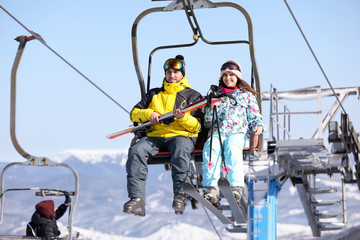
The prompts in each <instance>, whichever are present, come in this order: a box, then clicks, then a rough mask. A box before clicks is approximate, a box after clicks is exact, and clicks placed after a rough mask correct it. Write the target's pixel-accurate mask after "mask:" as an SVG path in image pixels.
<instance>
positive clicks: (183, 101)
mask: <svg viewBox="0 0 360 240" xmlns="http://www.w3.org/2000/svg"><path fill="white" fill-rule="evenodd" d="M201 98H202V96H201V94H200V93H199V92H197V91H195V90H194V89H192V88H191V86H190V84H189V82H188V80H187V79H186V77H184V78H183V79H182V80H181V81H180V82H177V83H168V82H166V79H165V78H164V79H163V85H162V87H161V88H153V89H151V90H150V91H149V92H148V93H147V94H146V95H145V97H144V98H143V99H141V101H140V102H139V103H137V104H136V105H135V106H134V108H133V109H132V110H131V112H130V120H131V121H132V122H145V121H148V120H149V119H150V115H151V113H152V112H154V111H155V112H157V113H158V114H160V115H162V114H164V113H167V112H172V111H174V110H175V109H178V108H179V107H186V106H188V105H190V104H191V103H193V102H195V101H197V100H199V99H201ZM202 118H203V114H202V112H201V109H196V110H194V111H192V112H191V113H186V114H185V116H184V117H182V118H180V119H176V118H175V119H171V120H170V121H166V122H163V123H160V124H157V125H154V126H151V128H150V131H148V132H147V134H146V135H147V136H149V137H163V138H169V137H174V136H178V135H182V136H186V137H190V138H193V141H194V142H195V141H196V138H197V135H198V133H199V132H200V130H201V121H202Z"/></svg>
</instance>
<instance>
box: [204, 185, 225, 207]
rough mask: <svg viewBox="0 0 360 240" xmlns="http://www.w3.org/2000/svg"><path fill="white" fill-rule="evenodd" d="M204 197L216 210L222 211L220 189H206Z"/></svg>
mask: <svg viewBox="0 0 360 240" xmlns="http://www.w3.org/2000/svg"><path fill="white" fill-rule="evenodd" d="M203 197H204V198H205V199H206V200H208V201H209V202H210V203H211V204H212V205H214V206H215V207H216V208H218V209H219V210H221V207H220V203H219V197H220V191H219V187H211V186H210V187H206V192H205V193H204V195H203Z"/></svg>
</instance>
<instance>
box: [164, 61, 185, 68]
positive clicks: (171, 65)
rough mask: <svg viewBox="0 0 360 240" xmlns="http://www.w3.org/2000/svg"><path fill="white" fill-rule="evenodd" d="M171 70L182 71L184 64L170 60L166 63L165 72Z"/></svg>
mask: <svg viewBox="0 0 360 240" xmlns="http://www.w3.org/2000/svg"><path fill="white" fill-rule="evenodd" d="M170 68H173V69H175V70H181V69H182V68H183V63H182V62H181V61H179V60H177V59H174V58H170V59H168V60H166V62H165V63H164V70H168V69H170Z"/></svg>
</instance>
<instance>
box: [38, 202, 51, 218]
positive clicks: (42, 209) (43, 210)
mask: <svg viewBox="0 0 360 240" xmlns="http://www.w3.org/2000/svg"><path fill="white" fill-rule="evenodd" d="M35 210H36V211H37V212H38V213H39V214H40V215H41V216H43V217H45V218H46V219H51V218H53V217H54V215H55V205H54V201H53V200H45V201H42V202H39V203H38V204H36V206H35Z"/></svg>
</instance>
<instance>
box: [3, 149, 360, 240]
mask: <svg viewBox="0 0 360 240" xmlns="http://www.w3.org/2000/svg"><path fill="white" fill-rule="evenodd" d="M51 159H52V160H53V161H57V162H63V163H67V164H69V165H71V166H72V167H73V168H75V169H76V171H77V172H78V174H79V178H80V194H79V199H78V204H77V206H76V209H75V216H74V219H73V226H74V231H79V232H80V236H81V237H82V239H89V240H90V239H91V240H94V239H108V240H112V239H129V240H130V239H131V240H132V239H154V240H155V239H178V240H182V239H187V240H189V239H207V240H208V239H209V240H211V239H219V236H218V234H217V233H216V231H215V230H214V229H213V227H212V224H211V222H210V221H209V219H208V217H207V215H206V213H205V211H204V209H203V208H202V207H201V206H200V207H199V209H196V210H192V209H191V206H190V204H189V206H188V207H187V209H186V211H185V213H184V215H182V216H178V215H175V214H174V213H173V210H172V209H171V202H172V183H171V173H170V172H169V171H165V169H164V167H163V166H162V165H161V166H149V178H148V181H147V182H148V184H147V198H146V217H135V216H132V215H128V214H124V213H122V206H123V204H124V202H126V201H127V200H128V198H127V191H126V171H125V162H126V151H125V150H119V151H114V150H110V151H103V150H101V151H97V150H91V151H88V150H69V151H67V152H64V153H60V154H59V155H57V156H54V157H52V158H51ZM6 164H7V163H1V164H0V167H1V168H3V167H4V166H5V165H6ZM12 187H48V188H62V189H67V190H73V189H74V178H73V176H72V173H70V172H69V170H68V169H58V168H53V167H49V168H39V167H13V168H11V169H10V170H9V171H8V172H7V174H6V179H5V188H6V189H7V188H12ZM51 199H54V200H55V203H56V205H58V204H60V203H62V202H63V200H64V199H63V198H62V197H56V198H55V197H54V198H51ZM359 199H360V193H359V191H358V189H357V186H355V185H353V186H351V185H350V186H347V206H348V221H349V228H348V229H347V230H344V231H342V232H340V234H342V235H341V236H342V238H343V236H344V234H348V233H349V231H350V230H351V231H353V229H352V228H351V226H359V224H360V211H358V207H357V206H358V202H359ZM41 200H44V199H43V198H40V197H34V192H30V191H22V192H16V193H14V192H11V193H8V194H7V196H6V199H5V216H4V221H3V224H2V225H0V234H5V233H11V234H23V233H24V229H25V227H24V226H25V224H26V223H27V222H28V221H29V219H30V217H31V214H32V212H33V209H34V205H35V204H36V203H37V202H39V201H41ZM209 214H210V213H209ZM210 217H211V220H212V221H213V223H214V224H215V226H216V230H217V231H218V232H219V234H220V236H221V237H222V239H246V235H245V234H242V233H229V232H227V231H226V229H225V226H223V225H222V224H221V223H220V222H219V221H218V220H217V219H216V218H215V217H213V216H212V215H210ZM66 223H67V216H64V217H63V218H61V219H60V220H59V225H60V226H61V228H62V229H63V231H62V232H63V233H65V232H66V229H65V227H66ZM277 227H278V239H316V238H314V237H312V234H311V230H310V227H309V226H308V224H307V220H306V217H305V215H304V212H303V209H302V205H301V203H300V200H299V198H298V195H297V192H296V189H295V188H294V187H293V186H292V185H291V183H290V181H287V182H286V183H285V184H284V186H283V188H282V190H281V191H280V195H279V200H278V225H277ZM336 233H338V232H324V233H323V234H322V236H323V237H322V239H330V236H329V234H331V235H333V236H334V235H335V234H336ZM332 239H337V238H332Z"/></svg>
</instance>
